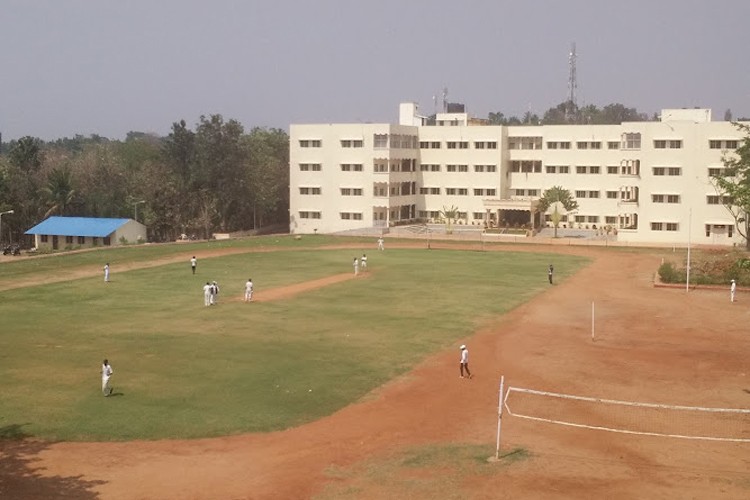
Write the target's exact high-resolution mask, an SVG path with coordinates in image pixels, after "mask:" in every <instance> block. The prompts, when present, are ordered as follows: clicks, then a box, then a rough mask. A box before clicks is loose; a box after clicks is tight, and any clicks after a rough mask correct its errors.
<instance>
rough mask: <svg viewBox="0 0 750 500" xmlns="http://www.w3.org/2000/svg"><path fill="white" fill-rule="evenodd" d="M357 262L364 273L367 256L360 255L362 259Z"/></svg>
mask: <svg viewBox="0 0 750 500" xmlns="http://www.w3.org/2000/svg"><path fill="white" fill-rule="evenodd" d="M359 261H360V262H361V263H362V271H365V270H366V269H367V255H365V254H362V258H361V259H359Z"/></svg>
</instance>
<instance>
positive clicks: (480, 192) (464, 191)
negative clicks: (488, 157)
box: [419, 187, 497, 196]
mask: <svg viewBox="0 0 750 500" xmlns="http://www.w3.org/2000/svg"><path fill="white" fill-rule="evenodd" d="M440 191H441V188H439V187H421V188H419V194H425V195H439V194H440ZM471 191H472V192H473V193H474V196H497V189H494V188H472V189H471ZM445 194H446V195H448V196H468V195H469V188H459V187H447V188H445Z"/></svg>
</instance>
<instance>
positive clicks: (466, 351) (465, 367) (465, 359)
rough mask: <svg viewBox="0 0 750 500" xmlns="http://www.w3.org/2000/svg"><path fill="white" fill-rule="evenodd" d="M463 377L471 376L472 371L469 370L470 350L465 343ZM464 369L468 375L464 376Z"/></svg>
mask: <svg viewBox="0 0 750 500" xmlns="http://www.w3.org/2000/svg"><path fill="white" fill-rule="evenodd" d="M460 349H461V378H471V377H472V375H471V372H470V371H469V350H468V349H467V348H466V346H465V345H462V346H461V348H460ZM464 370H466V377H464Z"/></svg>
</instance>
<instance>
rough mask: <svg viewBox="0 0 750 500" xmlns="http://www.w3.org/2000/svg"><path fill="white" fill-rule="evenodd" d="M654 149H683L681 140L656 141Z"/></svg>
mask: <svg viewBox="0 0 750 500" xmlns="http://www.w3.org/2000/svg"><path fill="white" fill-rule="evenodd" d="M654 149H682V141H681V140H674V139H670V140H655V141H654Z"/></svg>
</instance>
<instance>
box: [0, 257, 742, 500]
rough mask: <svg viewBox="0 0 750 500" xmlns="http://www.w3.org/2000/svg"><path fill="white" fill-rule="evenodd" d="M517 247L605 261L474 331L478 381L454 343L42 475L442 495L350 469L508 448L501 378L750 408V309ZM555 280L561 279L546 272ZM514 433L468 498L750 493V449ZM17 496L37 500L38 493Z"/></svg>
mask: <svg viewBox="0 0 750 500" xmlns="http://www.w3.org/2000/svg"><path fill="white" fill-rule="evenodd" d="M399 246H400V245H399ZM433 248H435V243H433ZM452 248H455V246H452ZM506 249H507V250H512V251H519V250H521V251H524V250H527V251H537V252H538V251H544V252H559V253H576V254H585V255H589V256H592V257H594V258H595V261H594V263H593V264H592V265H591V266H589V267H588V268H586V269H584V270H582V271H581V272H580V273H578V274H577V275H576V276H574V277H572V278H570V279H568V280H567V281H565V282H564V283H562V284H560V285H554V286H550V287H549V289H548V290H547V291H546V292H544V293H542V294H540V295H539V296H537V297H536V298H535V299H534V300H532V301H531V302H529V303H527V304H524V305H523V306H521V307H519V308H517V309H515V310H514V311H512V312H511V313H509V314H507V315H505V316H503V317H501V318H498V319H497V321H496V322H495V323H494V324H492V325H488V326H487V327H485V328H483V329H482V330H481V331H478V332H477V333H476V334H475V335H473V336H472V337H471V338H468V339H463V340H462V341H461V342H465V343H466V344H468V346H469V349H470V350H471V356H472V359H471V366H472V371H473V372H474V373H475V377H474V379H473V380H465V379H460V378H459V377H458V350H457V349H456V350H450V351H447V352H443V353H441V354H438V355H436V356H434V357H431V358H429V359H426V360H425V361H424V362H422V363H420V364H419V365H418V366H417V367H416V368H415V369H414V370H413V372H411V373H410V374H409V375H408V376H407V377H402V378H400V379H398V380H394V381H392V382H390V383H389V384H387V385H385V386H383V387H381V388H379V389H378V390H377V391H375V393H374V394H372V395H370V397H368V398H366V400H364V401H362V402H359V403H357V404H353V405H351V406H349V407H347V408H344V409H343V410H341V411H339V412H337V413H335V414H333V415H331V416H329V417H326V418H323V419H321V420H319V421H317V422H313V423H311V424H308V425H304V426H301V427H298V428H295V429H290V430H287V431H282V432H275V433H269V434H247V435H240V436H231V437H224V438H216V439H201V440H192V441H182V440H177V441H154V442H129V443H57V444H50V445H49V446H47V447H45V448H44V449H41V450H40V451H38V452H36V453H35V454H34V456H33V462H31V463H32V465H33V467H34V470H35V471H36V473H37V474H38V475H39V476H40V477H41V478H54V477H57V478H77V479H79V480H80V481H86V482H87V483H86V484H89V485H92V486H90V490H91V491H93V492H96V493H97V494H98V495H100V497H101V498H108V499H120V498H122V499H126V498H127V499H130V498H148V499H151V498H153V499H157V498H158V499H203V498H253V499H266V498H268V499H271V498H273V499H278V498H289V499H299V498H310V497H312V496H314V495H316V494H320V493H321V492H323V491H325V492H326V497H327V498H358V499H359V498H404V497H408V498H430V499H433V498H435V495H434V492H433V491H420V490H414V488H413V487H412V486H409V487H407V486H406V484H407V483H408V480H409V477H410V474H411V473H409V472H408V471H400V472H398V473H397V474H396V475H395V476H394V479H393V481H389V482H388V484H382V483H377V484H376V483H375V482H374V481H369V482H368V480H367V478H364V479H360V478H358V477H352V475H351V474H350V473H351V471H355V470H357V468H358V467H360V466H361V465H362V464H363V463H366V462H367V461H372V460H381V461H386V462H387V461H388V460H390V458H389V457H390V456H391V455H392V453H393V452H394V451H396V450H402V449H408V448H409V447H416V446H423V445H429V444H450V443H458V444H468V445H480V444H484V445H489V446H493V445H494V438H495V435H494V431H495V427H496V412H495V410H496V407H497V397H498V381H499V378H500V375H501V374H504V375H505V377H506V381H507V382H508V383H511V384H513V385H516V386H521V387H530V388H535V389H542V390H547V391H558V392H565V393H572V394H582V395H591V396H598V397H603V398H613V399H622V400H634V401H648V402H658V403H666V404H682V405H691V406H716V407H749V406H750V396H748V393H747V392H746V391H747V390H750V380H748V377H750V375H749V373H750V364H749V362H748V359H749V358H750V343H748V341H747V331H746V327H745V325H747V322H748V319H750V312H749V311H750V310H749V309H748V307H747V304H744V302H739V303H735V304H730V303H729V300H728V296H727V294H726V293H722V292H713V291H708V290H697V291H694V292H691V293H689V294H688V293H685V292H684V291H683V290H671V289H657V288H655V287H654V286H653V283H652V280H653V273H654V272H655V270H656V268H657V266H658V265H659V258H657V257H655V256H654V255H648V254H645V253H624V252H610V251H601V250H598V249H585V248H575V247H572V248H571V247H557V248H552V247H545V248H540V247H538V246H535V247H522V246H519V247H512V248H511V247H507V248H506ZM343 276H344V275H342V279H344V278H343ZM351 277H353V275H351ZM540 279H542V280H546V276H545V275H544V273H543V272H541V273H540ZM270 292H271V290H269V291H268V293H269V294H270ZM279 293H281V292H279ZM296 293H299V292H296ZM259 298H260V295H259ZM592 301H595V303H596V311H597V326H596V329H597V340H596V341H595V342H592V341H591V336H590V325H591V319H590V311H591V302H592ZM743 304H744V305H743ZM342 383H345V381H344V382H342ZM248 411H252V409H248ZM503 428H504V434H503V448H504V449H505V450H511V449H514V448H517V447H521V448H523V449H525V450H527V451H528V453H529V458H527V459H525V460H521V461H518V462H516V463H513V464H509V465H507V466H500V464H498V465H499V466H498V468H497V469H496V471H495V472H494V473H491V474H488V473H483V474H481V475H472V474H471V473H470V472H469V473H464V474H463V475H460V477H462V478H463V480H462V481H461V482H460V484H455V485H453V488H455V491H459V492H460V497H461V498H561V499H562V498H610V499H618V498H622V499H630V498H664V499H683V498H728V499H730V498H731V499H739V498H748V497H750V474H749V473H748V470H750V449H749V448H748V445H747V444H736V443H707V442H694V441H686V440H677V439H668V438H655V437H642V436H628V435H619V434H612V433H605V432H598V431H591V430H579V429H570V428H565V427H560V426H555V425H551V424H542V423H535V422H529V421H522V420H514V419H513V418H506V419H504V421H503ZM746 431H747V432H748V434H750V430H747V429H746ZM0 458H2V455H1V454H0ZM443 467H445V464H442V465H438V466H436V467H435V471H434V474H436V475H438V474H440V473H441V472H440V471H441V470H443V469H442V468H443ZM332 471H336V473H332ZM420 474H427V475H428V476H429V474H430V471H429V470H427V471H425V470H423V471H422V472H420ZM400 478H403V479H404V480H405V481H407V482H404V481H401V480H399V479H400ZM14 494H17V496H16V498H23V494H24V492H23V491H18V492H14ZM447 496H448V495H447V494H446V497H447ZM8 498H13V496H12V495H11V496H9V497H8Z"/></svg>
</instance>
